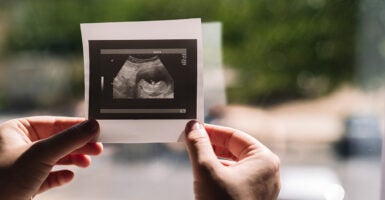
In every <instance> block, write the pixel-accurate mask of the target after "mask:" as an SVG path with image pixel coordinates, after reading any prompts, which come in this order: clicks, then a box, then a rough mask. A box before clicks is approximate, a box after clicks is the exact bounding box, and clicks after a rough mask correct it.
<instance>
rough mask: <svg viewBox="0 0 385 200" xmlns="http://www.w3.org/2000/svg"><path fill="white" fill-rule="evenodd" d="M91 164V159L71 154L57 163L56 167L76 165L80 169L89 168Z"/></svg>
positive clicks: (86, 156) (82, 155)
mask: <svg viewBox="0 0 385 200" xmlns="http://www.w3.org/2000/svg"><path fill="white" fill-rule="evenodd" d="M90 164H91V157H90V156H88V155H84V154H70V155H67V156H65V157H63V158H61V159H60V160H59V161H57V162H56V165H76V166H78V167H88V166H89V165H90Z"/></svg>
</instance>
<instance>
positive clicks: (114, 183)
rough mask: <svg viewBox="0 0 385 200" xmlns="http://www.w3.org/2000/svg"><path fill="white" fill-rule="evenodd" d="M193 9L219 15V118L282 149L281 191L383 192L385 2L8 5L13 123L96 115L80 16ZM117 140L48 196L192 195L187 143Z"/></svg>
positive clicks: (7, 84) (308, 195)
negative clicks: (89, 99)
mask: <svg viewBox="0 0 385 200" xmlns="http://www.w3.org/2000/svg"><path fill="white" fill-rule="evenodd" d="M193 17H194V18H195V17H198V18H202V21H203V22H218V23H215V24H214V28H208V29H207V30H206V32H205V30H204V33H203V37H204V40H203V41H204V47H205V48H204V52H205V76H206V80H209V81H206V82H205V86H206V87H207V88H205V89H206V92H207V91H216V92H214V93H212V92H207V93H208V95H207V96H206V102H207V105H206V106H205V113H206V120H207V122H209V123H215V124H221V125H226V126H232V127H234V128H238V129H241V130H244V131H246V132H248V133H250V134H252V135H253V136H254V137H256V138H257V139H259V140H260V141H262V142H263V143H265V144H266V145H267V146H268V147H269V148H271V149H272V150H273V151H274V152H275V153H276V154H278V155H279V157H280V158H281V161H282V174H281V176H282V190H281V193H280V199H328V200H329V199H357V200H361V199H379V198H380V179H381V138H382V135H383V134H384V129H385V125H384V123H385V114H384V113H385V105H384V104H385V2H384V1H382V0H291V1H282V0H281V1H278V0H276V1H267V0H258V1H255V0H237V1H235V0H211V1H203V0H179V1H172V0H152V1H140V0H128V1H127V0H113V1H101V0H83V1H76V0H67V1H50V0H34V1H31V0H19V1H12V0H1V1H0V121H1V122H3V121H5V120H7V119H10V118H14V117H19V116H30V115H65V116H84V114H83V109H84V107H83V98H84V85H83V84H84V83H83V81H84V80H83V76H84V75H83V57H82V44H81V36H80V23H91V22H113V21H143V20H163V19H180V18H193ZM211 25H213V24H211ZM206 54H208V55H206ZM213 55H214V56H213ZM210 66H214V67H213V68H214V69H210ZM209 69H210V70H209ZM207 77H208V78H207ZM213 78H215V79H213ZM210 80H211V81H210ZM213 80H217V81H213ZM213 82H214V83H213ZM215 83H217V84H215ZM210 94H211V96H210ZM213 94H216V95H213ZM105 147H106V149H105V152H104V154H103V155H101V156H100V157H96V158H95V159H94V160H93V162H94V163H93V165H92V166H91V167H90V169H88V170H83V169H78V168H74V170H75V171H77V176H76V178H75V180H74V182H73V183H72V184H71V185H69V186H66V187H63V188H58V189H54V190H52V191H49V192H47V193H45V194H43V195H41V196H38V198H37V199H59V200H60V199H153V198H154V197H156V198H157V199H193V190H192V187H193V184H192V174H191V169H190V164H189V160H188V157H187V154H186V151H185V148H184V146H183V144H106V145H105Z"/></svg>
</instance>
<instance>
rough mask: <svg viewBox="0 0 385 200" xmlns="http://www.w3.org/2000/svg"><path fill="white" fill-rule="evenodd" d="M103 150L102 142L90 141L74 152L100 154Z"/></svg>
mask: <svg viewBox="0 0 385 200" xmlns="http://www.w3.org/2000/svg"><path fill="white" fill-rule="evenodd" d="M102 151H103V144H102V143H101V142H90V143H87V144H86V145H84V146H82V147H80V148H79V149H76V150H75V151H73V152H72V154H87V155H99V154H100V153H101V152H102Z"/></svg>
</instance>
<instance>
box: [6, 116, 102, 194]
mask: <svg viewBox="0 0 385 200" xmlns="http://www.w3.org/2000/svg"><path fill="white" fill-rule="evenodd" d="M98 130H99V125H98V122H97V121H96V120H87V121H84V122H82V123H80V124H78V125H75V126H73V127H71V128H69V129H67V130H64V131H63V132H61V133H58V134H56V135H54V136H51V137H50V138H47V139H44V140H40V141H38V142H36V143H35V144H33V145H32V146H31V147H30V148H29V149H27V151H26V152H24V153H23V154H22V155H21V156H20V158H19V159H18V160H17V161H16V162H15V164H14V168H13V169H14V170H15V171H13V173H12V174H13V175H12V176H13V178H12V180H13V181H12V182H13V183H15V184H17V185H19V186H20V187H19V188H24V189H27V188H28V189H29V191H28V192H30V191H37V190H38V189H39V187H40V185H41V184H42V183H43V182H44V180H45V179H46V178H47V176H48V174H49V173H50V171H51V169H52V167H53V166H54V165H55V163H56V162H57V161H58V160H59V159H60V158H62V157H64V156H65V155H67V154H70V153H71V152H72V151H74V150H76V149H78V148H80V147H82V146H84V145H85V144H87V143H88V142H89V141H90V140H92V139H93V138H94V137H96V135H97V133H98V132H99V131H98ZM20 184H22V185H20ZM25 192H27V191H25ZM28 192H27V193H28Z"/></svg>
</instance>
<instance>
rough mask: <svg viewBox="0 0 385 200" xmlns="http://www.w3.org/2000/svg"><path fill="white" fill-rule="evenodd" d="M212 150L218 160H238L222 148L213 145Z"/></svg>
mask: <svg viewBox="0 0 385 200" xmlns="http://www.w3.org/2000/svg"><path fill="white" fill-rule="evenodd" d="M213 149H214V152H215V154H216V155H217V157H219V158H225V159H230V160H233V161H238V158H237V157H235V156H234V155H233V154H232V153H231V152H230V151H229V150H228V149H226V148H224V147H221V146H216V145H213Z"/></svg>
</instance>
